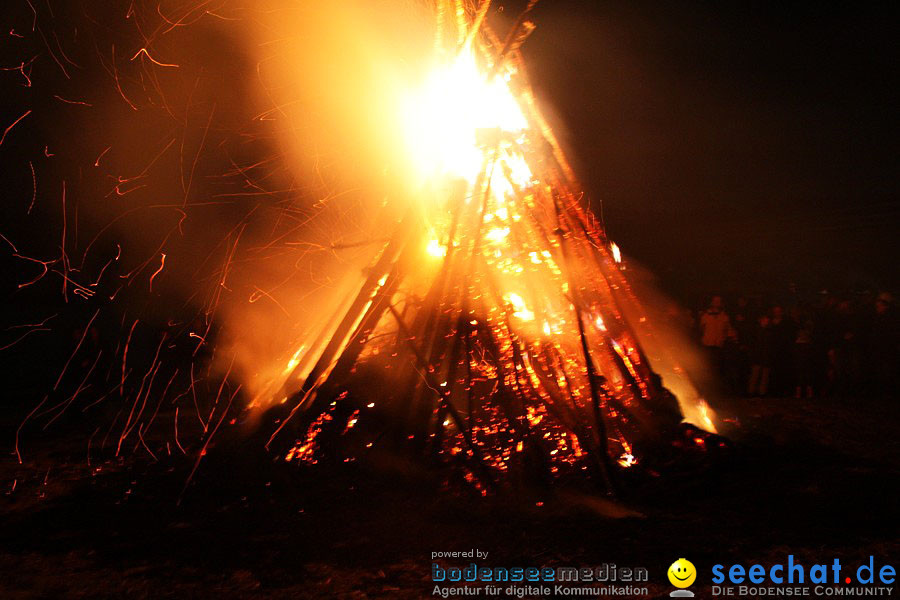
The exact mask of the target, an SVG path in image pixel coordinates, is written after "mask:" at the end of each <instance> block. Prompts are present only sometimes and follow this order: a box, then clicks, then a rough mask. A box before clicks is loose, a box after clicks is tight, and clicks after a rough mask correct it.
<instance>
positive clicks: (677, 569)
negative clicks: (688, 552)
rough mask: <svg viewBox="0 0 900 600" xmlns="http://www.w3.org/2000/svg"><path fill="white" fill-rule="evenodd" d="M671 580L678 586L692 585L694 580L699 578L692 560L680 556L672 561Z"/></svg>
mask: <svg viewBox="0 0 900 600" xmlns="http://www.w3.org/2000/svg"><path fill="white" fill-rule="evenodd" d="M668 575H669V581H670V582H671V583H672V585H674V586H675V587H677V588H686V587H690V585H691V584H692V583H694V580H695V579H697V569H695V568H694V565H693V563H692V562H691V561H689V560H687V559H686V558H679V559H678V560H676V561H675V562H673V563H672V566H671V567H669V570H668Z"/></svg>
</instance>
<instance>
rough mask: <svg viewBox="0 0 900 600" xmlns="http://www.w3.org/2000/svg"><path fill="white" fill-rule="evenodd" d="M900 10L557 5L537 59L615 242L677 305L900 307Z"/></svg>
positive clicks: (539, 11)
mask: <svg viewBox="0 0 900 600" xmlns="http://www.w3.org/2000/svg"><path fill="white" fill-rule="evenodd" d="M889 6H890V5H889V4H887V3H865V2H863V3H849V2H845V3H795V2H761V3H733V2H732V3H721V2H716V3H713V2H688V3H685V2H570V1H558V2H545V3H541V4H538V6H537V7H536V9H535V11H534V15H533V20H534V21H535V22H536V23H537V24H538V27H537V29H536V31H535V32H534V34H533V35H532V37H531V38H530V39H529V40H528V42H527V43H526V45H525V48H524V52H525V54H526V59H527V61H528V65H529V67H530V73H531V75H532V79H533V82H534V84H535V86H536V88H537V91H538V94H539V95H540V97H541V98H542V99H543V100H544V101H545V104H546V105H548V108H549V109H550V111H551V113H554V114H553V115H552V116H554V117H555V120H556V123H557V129H558V130H559V133H560V134H561V137H562V138H563V139H564V140H565V141H566V143H567V144H568V146H569V148H570V155H571V158H572V159H573V162H574V163H575V165H576V168H577V170H578V172H579V175H580V177H581V178H582V181H583V183H584V185H585V186H586V187H587V189H588V191H589V193H590V194H591V196H592V202H593V206H594V208H595V210H596V211H597V212H598V213H601V214H602V215H603V217H604V220H605V223H606V226H607V228H608V232H609V234H610V236H611V237H612V239H614V240H616V241H617V242H618V243H619V245H620V246H621V247H622V248H623V251H624V252H625V253H626V254H629V255H631V256H632V257H633V258H634V259H636V260H638V261H639V262H641V263H644V264H645V265H646V266H648V267H649V268H650V269H651V270H652V271H654V272H656V273H657V274H658V275H659V276H660V277H661V278H662V280H663V283H664V287H665V288H666V289H667V290H668V291H670V292H671V293H674V294H676V295H677V296H679V297H682V298H683V299H692V298H693V297H694V296H695V295H698V294H700V292H704V293H705V292H713V291H718V290H724V291H726V292H727V291H729V290H735V291H743V292H767V291H770V290H779V289H782V288H785V287H786V286H788V285H789V284H790V283H792V282H793V283H796V284H797V285H798V286H799V287H800V288H803V289H808V290H818V289H822V288H829V289H836V288H843V289H845V290H851V289H856V290H859V289H871V290H876V291H877V290H879V289H881V290H883V289H896V282H897V281H898V273H900V270H898V264H897V261H896V246H897V244H896V241H895V239H896V231H897V224H898V217H900V202H898V197H900V195H898V192H900V188H898V177H897V156H898V138H897V106H898V104H900V103H898V89H900V88H898V85H897V83H898V68H897V66H898V63H897V48H896V27H897V23H898V20H897V18H896V16H895V15H894V14H892V13H891V12H890V8H889ZM510 12H513V11H512V7H510Z"/></svg>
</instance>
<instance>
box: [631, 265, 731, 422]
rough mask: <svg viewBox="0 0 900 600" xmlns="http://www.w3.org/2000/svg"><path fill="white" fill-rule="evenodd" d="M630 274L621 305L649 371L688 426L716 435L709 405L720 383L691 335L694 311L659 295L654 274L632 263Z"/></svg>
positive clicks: (713, 414)
mask: <svg viewBox="0 0 900 600" xmlns="http://www.w3.org/2000/svg"><path fill="white" fill-rule="evenodd" d="M626 275H627V277H628V280H627V287H626V288H625V289H624V290H622V292H623V293H620V294H619V297H618V300H619V303H620V306H621V307H622V310H623V313H624V314H625V317H626V319H627V320H628V321H629V324H630V326H631V329H632V331H634V332H635V334H636V335H637V338H638V340H639V342H640V344H641V346H642V348H643V350H644V352H645V353H646V355H647V357H648V359H649V360H650V363H651V367H652V368H653V370H654V371H655V372H656V373H657V374H658V375H659V376H660V377H662V382H663V385H664V386H665V387H666V388H668V389H669V391H671V392H672V393H673V394H675V396H676V397H677V398H678V403H679V406H680V407H681V412H682V414H683V415H684V418H685V420H686V421H687V422H689V423H692V424H694V425H696V426H698V427H700V428H703V429H706V430H708V431H716V425H715V413H714V412H713V411H712V410H711V409H710V408H709V405H708V404H707V401H708V400H709V399H710V398H715V397H716V396H717V386H716V381H715V378H714V377H713V376H712V371H711V369H710V368H709V365H708V364H707V360H706V357H705V355H704V353H703V352H702V349H701V348H700V347H699V346H698V345H697V343H696V342H695V341H694V339H693V336H692V335H691V332H692V328H693V325H694V323H693V316H692V315H691V312H690V311H689V310H687V309H685V308H684V307H682V306H680V305H679V304H678V303H677V302H676V301H675V300H673V299H672V298H670V297H668V296H667V295H666V294H665V293H663V292H662V291H660V289H659V287H658V285H657V282H656V277H655V276H654V275H653V273H651V272H650V271H648V270H647V269H645V268H643V267H641V266H640V265H638V264H635V263H634V262H633V261H630V260H629V261H628V262H627V271H626Z"/></svg>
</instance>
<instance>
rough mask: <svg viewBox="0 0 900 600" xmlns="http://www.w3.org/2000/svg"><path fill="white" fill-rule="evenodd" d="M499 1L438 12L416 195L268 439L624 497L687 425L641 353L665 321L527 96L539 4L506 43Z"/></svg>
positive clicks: (331, 325)
mask: <svg viewBox="0 0 900 600" xmlns="http://www.w3.org/2000/svg"><path fill="white" fill-rule="evenodd" d="M489 4H490V3H489V2H488V1H484V2H482V3H481V4H480V5H478V7H477V9H475V8H473V9H471V10H466V8H465V7H464V6H463V5H462V4H461V3H457V4H452V3H446V2H442V3H439V4H438V6H437V11H436V31H437V38H436V42H435V48H436V51H435V59H434V65H433V67H432V69H431V71H430V73H429V76H428V77H427V78H426V80H425V81H424V82H423V84H422V85H421V87H420V89H417V90H415V91H414V92H413V93H412V94H411V95H410V98H409V99H408V104H407V105H406V106H405V118H406V119H407V124H408V127H407V128H406V131H404V132H403V135H404V137H405V140H404V141H405V142H406V143H407V144H408V145H409V147H410V148H411V149H412V152H411V154H412V155H413V156H414V157H415V161H414V166H415V168H416V170H417V175H418V176H419V177H420V179H421V180H422V181H423V182H424V183H423V185H422V186H421V188H420V191H419V192H418V194H419V196H420V197H419V198H416V199H415V201H411V202H409V204H408V207H407V208H406V209H405V212H404V214H403V216H402V218H401V219H399V221H398V222H397V223H396V224H395V226H394V229H393V231H392V232H390V235H389V236H388V239H387V241H386V242H385V243H384V244H383V245H381V246H380V247H378V249H377V252H376V253H375V255H374V256H373V259H372V262H371V264H370V265H369V267H368V269H367V275H366V278H365V281H364V282H363V283H362V284H361V286H360V287H359V288H358V290H357V291H356V294H355V296H352V297H351V298H349V299H348V303H347V305H345V306H341V307H340V309H339V310H338V312H336V313H335V314H334V315H333V316H332V317H331V318H330V319H328V320H324V321H323V322H322V325H321V327H320V328H319V329H318V331H317V332H316V333H315V335H311V336H310V337H309V339H306V340H304V341H303V343H302V345H301V347H300V348H299V349H298V350H297V352H296V353H294V355H293V356H292V357H291V358H290V360H289V361H288V364H287V365H286V367H285V370H284V373H283V375H284V378H283V383H281V382H280V384H281V387H280V389H278V390H269V391H268V392H267V394H268V395H269V396H270V397H274V399H275V401H276V402H277V403H278V405H279V407H280V408H278V409H277V410H275V411H272V412H271V413H270V414H272V415H275V416H276V419H277V421H278V426H277V428H276V430H275V431H274V433H273V434H272V436H271V438H270V439H269V443H270V446H271V444H272V443H273V442H274V441H275V440H276V439H278V438H279V437H283V436H287V437H289V438H290V439H291V440H296V442H293V441H292V443H291V444H289V446H290V447H289V448H288V449H287V450H286V452H285V453H284V458H285V459H286V460H288V461H300V462H311V463H315V462H318V461H319V460H321V459H322V458H323V457H325V456H328V457H331V458H334V457H340V458H342V459H343V460H355V459H356V458H358V457H360V456H364V455H365V454H366V453H367V452H369V451H371V450H372V448H373V447H375V446H378V445H379V444H391V445H392V446H394V445H396V444H398V443H400V444H401V445H406V446H407V447H408V448H409V449H411V450H413V451H415V452H419V453H428V454H430V455H431V456H433V457H435V458H436V459H437V460H439V461H442V462H447V463H453V464H458V465H461V466H463V467H464V469H465V473H466V478H467V479H468V480H469V481H470V482H471V483H472V485H474V486H475V487H476V488H478V489H479V490H481V491H482V492H483V493H486V492H487V491H488V490H489V489H490V487H491V486H493V485H495V484H496V483H497V482H498V481H500V480H502V479H503V478H504V476H506V475H508V474H510V473H511V472H517V473H521V472H522V471H527V472H529V473H531V474H533V475H536V476H537V477H538V478H539V479H540V480H542V481H555V480H559V479H566V478H571V477H581V476H587V477H590V478H592V479H594V480H596V481H599V482H602V485H603V487H604V488H605V489H606V490H608V491H611V490H613V489H614V487H615V480H616V472H617V471H619V470H621V469H627V468H630V467H632V466H633V465H635V464H637V463H639V462H640V461H641V456H642V455H643V454H644V453H646V452H652V451H653V449H654V448H658V447H660V446H662V445H664V444H665V443H666V440H668V439H669V438H670V437H671V436H672V433H673V431H674V430H675V429H676V427H677V425H678V424H679V423H680V422H681V420H682V413H681V411H680V410H679V405H678V401H677V400H676V398H675V397H674V396H673V395H672V394H671V393H670V392H669V391H668V390H667V389H666V388H665V387H664V386H663V384H662V381H661V379H660V377H659V376H657V375H656V374H655V372H654V370H653V364H652V361H651V360H650V359H649V358H648V355H647V353H646V352H645V350H644V349H643V347H642V342H643V341H646V340H648V339H652V329H651V324H650V323H648V322H647V318H646V317H645V316H644V315H643V314H642V309H641V307H640V305H639V303H638V302H637V300H636V298H635V297H634V295H633V294H632V293H631V290H630V287H629V283H628V281H627V280H626V278H625V274H624V273H623V271H624V268H623V265H622V258H621V254H620V251H619V248H618V247H617V246H616V245H615V244H614V243H613V242H611V241H610V240H609V239H608V238H607V236H606V235H605V232H604V230H603V228H602V227H601V226H600V225H599V224H598V222H597V221H596V219H595V218H594V217H593V215H592V214H591V213H590V212H589V211H588V210H587V209H586V208H585V201H584V198H583V194H582V192H581V189H580V188H579V185H578V183H577V181H576V179H575V176H574V174H573V171H572V169H571V168H570V166H569V164H568V163H567V161H566V158H565V156H564V154H563V152H562V150H561V148H560V145H559V143H558V142H557V140H556V139H555V138H554V135H553V132H552V131H551V129H550V127H549V126H548V124H547V122H546V121H545V119H544V118H543V117H542V116H541V113H540V111H539V110H538V108H537V104H536V101H535V98H534V95H533V93H532V90H531V88H530V86H529V83H528V80H527V76H526V72H525V69H524V66H523V61H522V55H521V53H520V46H521V45H522V43H523V42H524V41H525V40H526V38H527V37H528V35H529V33H530V32H531V31H532V30H533V29H534V24H533V23H532V22H531V21H530V20H528V15H529V11H530V10H531V8H532V7H533V6H534V4H535V3H534V2H532V3H531V4H530V5H529V6H528V7H527V8H526V10H525V11H524V12H523V13H522V15H521V16H520V17H519V18H518V19H517V20H516V22H515V24H514V25H513V26H512V28H511V30H510V31H509V32H508V33H507V34H506V35H505V36H503V37H502V38H501V37H500V36H498V35H496V34H495V33H494V32H493V31H492V30H491V28H490V27H488V25H487V24H486V23H485V16H486V14H487V11H488V8H489ZM264 396H265V395H264ZM697 410H698V411H702V420H701V423H700V424H701V425H703V426H704V427H705V428H706V429H709V430H714V426H713V424H712V420H711V417H710V413H709V411H708V408H707V407H706V405H705V403H702V401H700V404H699V405H698V408H697ZM275 447H279V448H282V447H283V445H281V444H278V445H276V446H275Z"/></svg>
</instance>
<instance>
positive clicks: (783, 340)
mask: <svg viewBox="0 0 900 600" xmlns="http://www.w3.org/2000/svg"><path fill="white" fill-rule="evenodd" d="M769 327H770V328H771V329H772V381H771V388H772V393H773V394H776V395H784V394H789V393H790V391H789V390H790V385H791V371H792V370H793V369H792V366H793V347H794V339H795V337H794V327H793V325H792V323H791V321H790V320H789V319H788V317H787V315H785V314H784V308H783V307H781V306H780V305H777V304H776V305H775V306H773V307H772V310H771V319H770V323H769Z"/></svg>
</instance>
